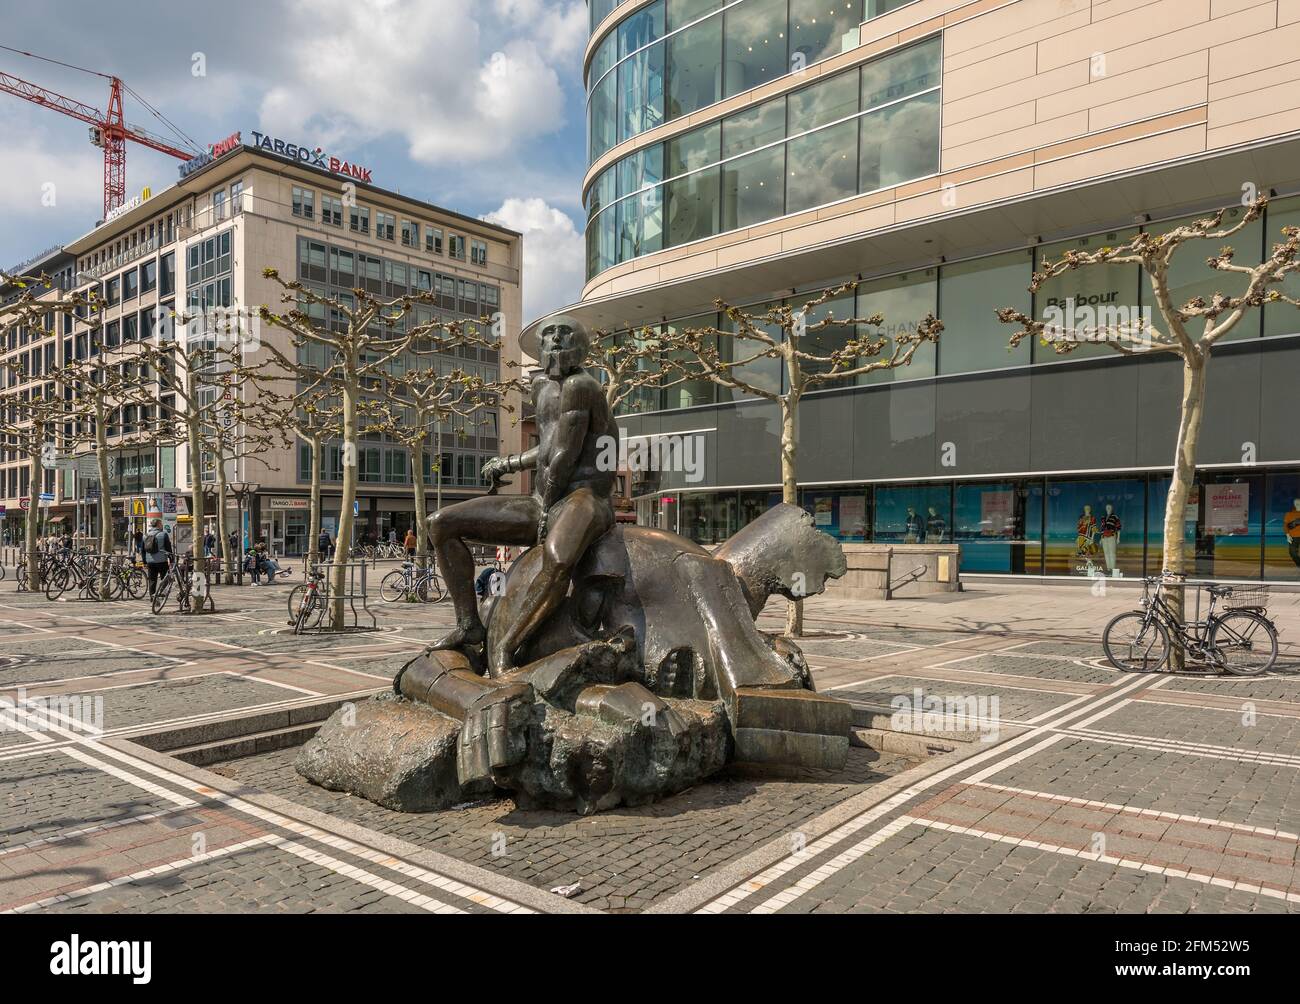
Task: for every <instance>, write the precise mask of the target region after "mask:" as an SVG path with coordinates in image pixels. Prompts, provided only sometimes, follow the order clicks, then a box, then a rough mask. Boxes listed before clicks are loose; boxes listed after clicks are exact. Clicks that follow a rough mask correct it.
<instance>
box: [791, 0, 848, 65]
mask: <svg viewBox="0 0 1300 1004" xmlns="http://www.w3.org/2000/svg"><path fill="white" fill-rule="evenodd" d="M827 8H829V10H828V9H827ZM861 20H862V0H832V2H830V3H828V2H827V0H790V68H791V70H792V71H794V72H796V73H797V72H798V71H799V70H801V69H803V67H805V66H811V65H812V64H813V63H817V62H820V61H821V60H823V59H829V58H830V57H831V56H837V55H839V54H840V53H841V52H847V51H848V50H849V49H852V48H854V47H855V46H856V45H857V44H858V25H859V23H860V22H861Z"/></svg>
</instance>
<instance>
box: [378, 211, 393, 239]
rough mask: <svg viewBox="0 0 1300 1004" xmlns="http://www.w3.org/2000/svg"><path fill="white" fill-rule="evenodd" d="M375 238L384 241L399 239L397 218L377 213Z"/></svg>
mask: <svg viewBox="0 0 1300 1004" xmlns="http://www.w3.org/2000/svg"><path fill="white" fill-rule="evenodd" d="M375 236H376V237H378V238H379V239H380V240H382V241H393V240H396V239H397V217H396V216H392V215H390V214H388V213H381V212H376V213H375Z"/></svg>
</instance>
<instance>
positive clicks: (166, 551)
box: [143, 519, 172, 600]
mask: <svg viewBox="0 0 1300 1004" xmlns="http://www.w3.org/2000/svg"><path fill="white" fill-rule="evenodd" d="M143 549H144V567H145V570H146V571H147V572H148V573H149V599H151V600H152V599H153V596H154V593H155V592H157V590H158V580H159V579H161V578H162V577H163V576H164V575H166V574H167V569H168V565H169V564H170V562H171V558H172V538H171V534H169V533H168V532H167V531H166V530H164V529H163V524H162V520H160V519H155V520H152V521H150V523H149V532H148V533H147V534H145V537H144V542H143Z"/></svg>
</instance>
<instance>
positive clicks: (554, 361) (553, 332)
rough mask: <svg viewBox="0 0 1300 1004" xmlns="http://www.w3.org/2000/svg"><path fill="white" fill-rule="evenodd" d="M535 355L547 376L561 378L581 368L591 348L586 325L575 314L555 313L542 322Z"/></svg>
mask: <svg viewBox="0 0 1300 1004" xmlns="http://www.w3.org/2000/svg"><path fill="white" fill-rule="evenodd" d="M538 334H539V342H538V358H537V361H538V362H539V363H541V364H542V369H544V370H545V371H546V375H547V376H552V377H562V376H568V375H569V374H570V373H576V372H577V371H578V370H580V369H582V363H583V360H585V359H586V358H587V352H588V351H589V350H590V349H591V336H590V335H589V334H588V333H587V328H586V326H585V325H584V324H583V323H582V322H581V321H579V320H578V319H577V318H575V317H570V316H569V315H567V314H557V315H555V316H554V317H548V318H547V319H546V320H545V321H543V322H542V324H541V328H540V330H539V332H538Z"/></svg>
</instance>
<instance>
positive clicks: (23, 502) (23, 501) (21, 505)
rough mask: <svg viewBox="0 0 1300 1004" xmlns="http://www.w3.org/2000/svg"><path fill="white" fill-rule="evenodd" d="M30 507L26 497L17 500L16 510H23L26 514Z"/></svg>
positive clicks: (30, 501) (30, 504) (30, 503)
mask: <svg viewBox="0 0 1300 1004" xmlns="http://www.w3.org/2000/svg"><path fill="white" fill-rule="evenodd" d="M31 507H32V500H31V499H29V498H28V497H27V496H25V495H24V496H23V497H22V498H20V499H19V500H18V508H19V509H21V510H23V511H24V512H26V511H27V510H28V509H30V508H31Z"/></svg>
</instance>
